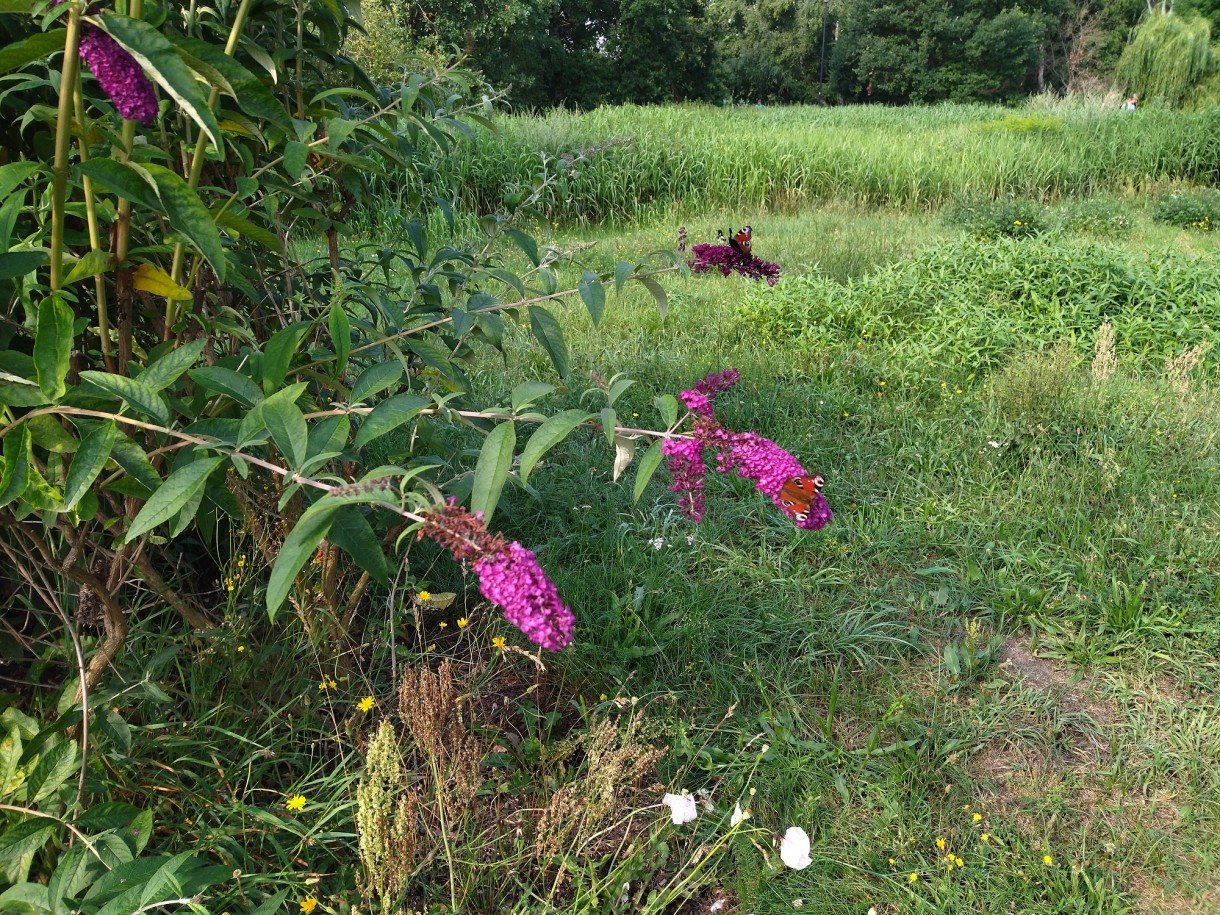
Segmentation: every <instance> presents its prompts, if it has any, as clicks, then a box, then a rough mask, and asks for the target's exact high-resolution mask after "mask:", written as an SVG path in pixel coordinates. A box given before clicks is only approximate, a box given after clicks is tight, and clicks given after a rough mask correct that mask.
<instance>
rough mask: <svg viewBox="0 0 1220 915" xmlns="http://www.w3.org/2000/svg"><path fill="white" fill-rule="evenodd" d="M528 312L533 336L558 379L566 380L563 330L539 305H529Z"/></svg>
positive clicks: (566, 361)
mask: <svg viewBox="0 0 1220 915" xmlns="http://www.w3.org/2000/svg"><path fill="white" fill-rule="evenodd" d="M529 312H530V327H531V328H532V329H533V331H534V336H535V337H537V338H538V342H539V343H541V344H542V348H543V349H544V350H546V352H547V355H548V356H550V357H551V364H552V365H554V366H555V371H556V372H558V373H559V377H560V378H567V377H568V346H567V344H566V343H564V341H563V328H562V327H560V326H559V322H558V321H557V320H555V316H554V315H553V314H551V313H550V312H549V311H547V310H546V309H545V308H543V307H542V306H541V305H531V306H530V307H529Z"/></svg>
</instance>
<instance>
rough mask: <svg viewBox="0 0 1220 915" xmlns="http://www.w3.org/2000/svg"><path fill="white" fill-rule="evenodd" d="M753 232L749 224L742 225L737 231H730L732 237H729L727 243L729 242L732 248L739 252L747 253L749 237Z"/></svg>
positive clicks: (748, 250) (748, 251)
mask: <svg viewBox="0 0 1220 915" xmlns="http://www.w3.org/2000/svg"><path fill="white" fill-rule="evenodd" d="M753 234H754V232H753V230H752V229H751V228H750V227H749V226H742V227H741V229H739V230H738V231H737V232H733V233H732V237H731V238H730V239H729V244H731V245H732V246H733V248H734V250H736V251H738V252H739V253H741V254H749V253H750V239H751V237H752V236H753Z"/></svg>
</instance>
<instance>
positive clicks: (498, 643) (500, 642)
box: [491, 635, 505, 649]
mask: <svg viewBox="0 0 1220 915" xmlns="http://www.w3.org/2000/svg"><path fill="white" fill-rule="evenodd" d="M504 645H505V641H504V636H502V635H497V636H494V637H493V638H492V640H491V647H492V648H500V649H503V648H504Z"/></svg>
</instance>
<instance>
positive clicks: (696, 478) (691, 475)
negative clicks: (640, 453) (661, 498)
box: [661, 438, 707, 524]
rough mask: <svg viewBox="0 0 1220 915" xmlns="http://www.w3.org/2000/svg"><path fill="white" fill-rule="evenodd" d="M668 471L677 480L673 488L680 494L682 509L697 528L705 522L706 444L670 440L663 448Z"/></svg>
mask: <svg viewBox="0 0 1220 915" xmlns="http://www.w3.org/2000/svg"><path fill="white" fill-rule="evenodd" d="M661 453H662V454H663V455H665V469H666V470H668V471H669V475H670V476H671V477H672V478H673V482H672V483H671V484H670V485H669V488H670V490H671V491H672V492H676V493H677V494H678V509H679V510H680V511H681V512H682V514H684V515H686V517H688V518H690V519H691V520H692V521H694V522H695V523H696V524H698V523H699V522H700V521H701V520H702V519H703V478H704V476H705V475H706V474H707V465H706V464H704V463H703V443H702V442H700V441H699V440H698V439H695V438H668V439H666V440H665V442H664V444H662V445H661Z"/></svg>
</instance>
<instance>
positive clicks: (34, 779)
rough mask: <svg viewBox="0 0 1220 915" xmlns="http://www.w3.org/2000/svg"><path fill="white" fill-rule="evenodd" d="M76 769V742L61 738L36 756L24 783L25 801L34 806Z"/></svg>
mask: <svg viewBox="0 0 1220 915" xmlns="http://www.w3.org/2000/svg"><path fill="white" fill-rule="evenodd" d="M74 769H76V742H75V741H72V740H61V741H60V742H59V743H57V744H55V745H54V746H53V747H51V748H50V749H49V750H47V751H46V752H44V753H42V754H41V755H40V756H39V757H38V764H37V765H35V766H34V771H33V772H31V773H30V777H29V780H28V781H26V783H25V790H26V795H25V802H26V804H27V805H29V806H31V807H34V806H36V805H37V804H38V802H39V801H41V800H43V799H44V798H48V797H50V796H51V795H52V794H54V793H55V792H56V791H58V790H59V789H60V788H61V787H62V786H63V784H64V782H66V781H67V780H68V778H69V777H70V776H71V775H72V772H73V770H74Z"/></svg>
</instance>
